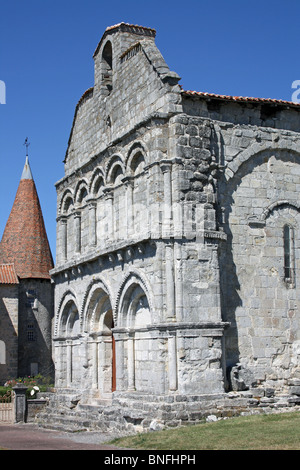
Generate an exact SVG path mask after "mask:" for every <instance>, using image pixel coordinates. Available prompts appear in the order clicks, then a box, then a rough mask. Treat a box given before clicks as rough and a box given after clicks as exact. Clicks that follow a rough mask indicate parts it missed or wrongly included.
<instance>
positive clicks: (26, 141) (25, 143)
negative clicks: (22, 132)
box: [23, 137, 30, 157]
mask: <svg viewBox="0 0 300 470" xmlns="http://www.w3.org/2000/svg"><path fill="white" fill-rule="evenodd" d="M23 145H25V146H26V157H28V147H29V145H30V142H28V137H26V139H25V142H24V144H23Z"/></svg>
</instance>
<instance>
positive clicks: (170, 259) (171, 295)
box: [165, 243, 176, 321]
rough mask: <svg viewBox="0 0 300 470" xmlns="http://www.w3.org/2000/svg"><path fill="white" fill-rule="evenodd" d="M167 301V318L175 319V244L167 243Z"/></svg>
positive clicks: (169, 319)
mask: <svg viewBox="0 0 300 470" xmlns="http://www.w3.org/2000/svg"><path fill="white" fill-rule="evenodd" d="M165 256H166V297H167V298H166V302H167V320H168V321H175V320H176V312H175V280H174V252H173V244H171V243H169V244H167V245H166V251H165Z"/></svg>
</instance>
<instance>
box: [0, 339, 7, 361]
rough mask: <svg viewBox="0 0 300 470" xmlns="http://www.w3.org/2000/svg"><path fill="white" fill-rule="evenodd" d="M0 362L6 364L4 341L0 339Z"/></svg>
mask: <svg viewBox="0 0 300 470" xmlns="http://www.w3.org/2000/svg"><path fill="white" fill-rule="evenodd" d="M0 364H6V348H5V343H4V341H0Z"/></svg>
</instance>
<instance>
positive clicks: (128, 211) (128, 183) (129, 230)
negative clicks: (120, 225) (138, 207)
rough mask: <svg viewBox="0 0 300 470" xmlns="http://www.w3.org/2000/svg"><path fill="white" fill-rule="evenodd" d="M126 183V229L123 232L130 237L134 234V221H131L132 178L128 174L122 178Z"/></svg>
mask: <svg viewBox="0 0 300 470" xmlns="http://www.w3.org/2000/svg"><path fill="white" fill-rule="evenodd" d="M122 181H123V182H124V183H125V184H126V216H125V224H126V230H125V233H126V234H127V237H128V238H130V237H132V236H133V235H134V221H133V219H134V218H133V186H134V184H133V179H132V177H130V176H126V177H125V178H123V180H122Z"/></svg>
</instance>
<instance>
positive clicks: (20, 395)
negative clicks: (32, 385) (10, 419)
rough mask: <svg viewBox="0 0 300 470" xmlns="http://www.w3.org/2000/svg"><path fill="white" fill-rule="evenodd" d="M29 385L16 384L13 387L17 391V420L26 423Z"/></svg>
mask: <svg viewBox="0 0 300 470" xmlns="http://www.w3.org/2000/svg"><path fill="white" fill-rule="evenodd" d="M26 390H27V387H26V386H25V385H24V384H21V383H20V384H16V385H15V386H14V387H13V391H14V392H15V422H16V423H25V421H26V412H27V400H26Z"/></svg>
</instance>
